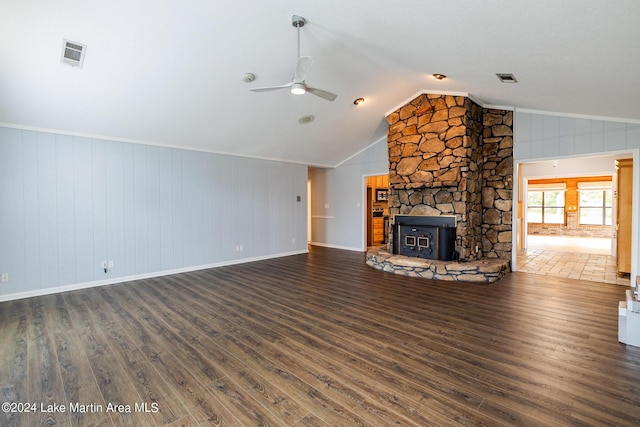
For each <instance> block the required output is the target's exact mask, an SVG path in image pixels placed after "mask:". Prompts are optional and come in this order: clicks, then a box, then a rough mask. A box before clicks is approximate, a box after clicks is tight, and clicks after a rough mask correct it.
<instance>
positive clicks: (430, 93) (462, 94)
mask: <svg viewBox="0 0 640 427" xmlns="http://www.w3.org/2000/svg"><path fill="white" fill-rule="evenodd" d="M420 95H451V96H465V97H467V98H469V99H471V100H472V101H473V102H475V99H473V98H472V97H471V95H469V93H468V92H436V91H433V90H421V91H418V92H417V93H415V94H414V95H413V96H410V97H409V98H407V99H405V100H404V101H402V102H401V103H399V104H398V105H397V106H395V107H393V108H392V109H391V110H389V111H387V112H386V113H385V114H384V116H385V117H388V116H389V114H391V113H393V112H394V111H396V110H398V109H399V108H402V107H404V106H405V105H407V104H408V103H409V102H411V101H413V100H414V99H416V98H417V97H419V96H420ZM476 104H477V102H476Z"/></svg>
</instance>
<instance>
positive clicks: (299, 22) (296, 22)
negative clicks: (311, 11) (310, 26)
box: [291, 15, 307, 58]
mask: <svg viewBox="0 0 640 427" xmlns="http://www.w3.org/2000/svg"><path fill="white" fill-rule="evenodd" d="M306 23H307V21H306V20H305V19H304V18H303V17H302V16H298V15H293V16H292V17H291V25H293V26H294V27H296V28H297V29H298V58H300V28H302V27H304V24H306Z"/></svg>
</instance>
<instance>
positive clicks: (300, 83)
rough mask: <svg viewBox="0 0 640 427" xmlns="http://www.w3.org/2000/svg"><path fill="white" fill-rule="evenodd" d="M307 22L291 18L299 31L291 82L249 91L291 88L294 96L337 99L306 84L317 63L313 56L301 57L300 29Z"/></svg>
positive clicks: (298, 17)
mask: <svg viewBox="0 0 640 427" xmlns="http://www.w3.org/2000/svg"><path fill="white" fill-rule="evenodd" d="M306 22H307V21H305V19H304V18H303V17H302V16H298V15H293V16H292V17H291V24H292V25H293V26H294V27H296V28H297V29H298V62H297V64H296V68H295V71H294V73H293V78H292V79H291V81H290V82H289V83H287V84H284V85H279V86H267V87H257V88H253V89H249V90H250V91H253V92H268V91H270V90H278V89H286V88H289V90H290V91H291V93H292V94H294V95H304V94H305V93H307V92H309V93H311V94H313V95H316V96H319V97H320V98H322V99H326V100H327V101H333V100H334V99H336V97H337V96H338V95H336V94H334V93H331V92H328V91H326V90H322V89H318V88H315V87H311V86H309V85H307V83H306V82H305V77H306V76H307V73H308V72H309V69H310V68H311V65H313V62H314V61H315V58H314V57H313V56H300V28H302V27H304V24H305V23H306Z"/></svg>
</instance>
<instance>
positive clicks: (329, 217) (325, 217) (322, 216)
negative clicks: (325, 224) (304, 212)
mask: <svg viewBox="0 0 640 427" xmlns="http://www.w3.org/2000/svg"><path fill="white" fill-rule="evenodd" d="M334 218H335V216H333V215H311V219H334Z"/></svg>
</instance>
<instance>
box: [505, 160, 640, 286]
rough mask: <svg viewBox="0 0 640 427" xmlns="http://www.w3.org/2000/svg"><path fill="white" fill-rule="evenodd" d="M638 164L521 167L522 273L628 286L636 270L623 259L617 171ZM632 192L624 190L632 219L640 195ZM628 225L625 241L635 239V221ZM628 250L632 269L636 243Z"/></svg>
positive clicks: (517, 261)
mask: <svg viewBox="0 0 640 427" xmlns="http://www.w3.org/2000/svg"><path fill="white" fill-rule="evenodd" d="M632 159H633V153H628V154H617V155H610V156H601V157H588V158H568V159H557V160H550V161H540V162H530V163H522V164H519V165H518V168H517V182H518V186H517V207H518V209H517V218H515V219H516V224H517V225H516V230H515V239H516V245H515V248H514V249H516V250H515V251H514V252H515V254H514V255H515V256H514V258H515V259H514V261H515V265H516V270H517V271H524V272H529V273H534V274H542V275H549V276H555V277H564V278H571V279H580V280H589V281H596V282H604V283H614V284H619V285H625V286H628V285H629V284H630V275H629V273H628V272H630V270H631V268H629V267H626V268H625V267H621V266H620V262H619V261H620V260H622V259H624V258H621V257H619V256H618V255H619V251H618V247H619V246H620V242H619V234H617V233H616V227H618V226H619V221H618V219H617V215H618V213H619V211H620V209H619V207H618V204H619V203H618V202H619V200H620V197H619V194H618V191H617V190H618V188H617V184H618V183H617V177H618V173H617V169H616V165H617V163H619V162H621V161H623V162H632ZM630 187H631V185H627V186H626V188H624V189H623V191H624V192H626V194H627V196H628V198H629V202H628V212H629V215H630V212H631V197H632V195H633V194H637V189H635V188H634V189H633V190H632V189H631V188H630ZM636 197H637V196H636ZM634 206H636V207H635V209H637V203H635V204H634ZM626 224H627V226H628V230H627V231H625V236H626V237H627V238H631V236H635V234H633V233H632V232H631V226H632V221H631V220H627V222H626ZM635 227H637V225H635ZM634 230H635V229H634ZM634 233H637V232H635V231H634ZM633 240H637V238H636V239H633ZM636 244H637V243H636ZM628 247H629V249H628V252H626V253H624V251H622V250H621V251H620V254H621V255H622V256H623V257H626V259H628V262H629V263H631V259H632V256H631V253H632V251H631V244H630V243H629V245H628ZM636 250H637V249H636ZM634 264H635V263H634Z"/></svg>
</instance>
